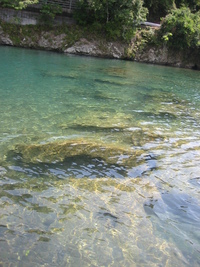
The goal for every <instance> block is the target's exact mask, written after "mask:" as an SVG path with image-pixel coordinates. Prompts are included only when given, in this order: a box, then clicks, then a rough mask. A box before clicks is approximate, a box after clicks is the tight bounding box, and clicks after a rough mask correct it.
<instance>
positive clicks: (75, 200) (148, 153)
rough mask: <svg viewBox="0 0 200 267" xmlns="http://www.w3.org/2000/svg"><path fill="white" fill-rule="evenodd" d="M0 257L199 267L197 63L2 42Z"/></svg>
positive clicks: (13, 262) (11, 261) (26, 262)
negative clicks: (178, 65)
mask: <svg viewBox="0 0 200 267" xmlns="http://www.w3.org/2000/svg"><path fill="white" fill-rule="evenodd" d="M0 266H19V267H21V266H26V267H28V266H30V267H32V266H34V267H35V266H45V267H46V266H50V267H52V266H114V267H116V266H131V267H132V266H133V267H134V266H139V267H140V266H148V267H151V266H173V267H174V266H178V267H179V266H200V73H199V72H195V71H191V70H183V69H175V68H169V67H160V66H153V65H145V64H139V63H134V62H127V61H117V60H107V59H94V58H86V57H76V56H66V55H63V54H56V53H51V52H41V51H31V50H23V49H16V48H8V47H0Z"/></svg>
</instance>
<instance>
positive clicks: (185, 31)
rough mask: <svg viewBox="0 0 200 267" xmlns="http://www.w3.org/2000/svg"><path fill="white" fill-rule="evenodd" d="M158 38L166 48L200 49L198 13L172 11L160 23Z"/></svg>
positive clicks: (188, 10) (182, 10)
mask: <svg viewBox="0 0 200 267" xmlns="http://www.w3.org/2000/svg"><path fill="white" fill-rule="evenodd" d="M159 37H160V38H161V39H162V41H164V42H165V43H166V44H167V45H168V46H170V47H173V48H178V49H187V48H199V47H200V11H198V12H196V13H192V12H191V11H190V9H189V8H186V7H182V8H180V9H174V10H172V11H171V13H170V14H168V15H167V16H166V17H165V18H164V19H163V21H162V26H161V29H160V31H159Z"/></svg>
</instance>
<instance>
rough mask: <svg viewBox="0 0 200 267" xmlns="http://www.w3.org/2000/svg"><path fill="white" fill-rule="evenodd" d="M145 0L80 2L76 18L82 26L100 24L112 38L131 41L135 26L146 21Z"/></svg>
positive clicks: (81, 0) (82, 0)
mask: <svg viewBox="0 0 200 267" xmlns="http://www.w3.org/2000/svg"><path fill="white" fill-rule="evenodd" d="M146 14H147V9H146V8H144V7H143V0H127V1H124V0H90V1H89V0H88V1H87V0H80V1H78V3H77V9H76V11H75V13H74V18H75V19H76V21H77V22H78V23H79V24H80V25H92V24H100V25H101V26H102V30H104V31H105V33H106V34H107V36H108V37H110V38H112V39H113V38H119V37H121V38H123V39H125V40H129V39H130V38H131V37H132V36H133V32H134V29H133V24H135V25H137V24H138V23H139V22H141V21H144V20H145V19H146Z"/></svg>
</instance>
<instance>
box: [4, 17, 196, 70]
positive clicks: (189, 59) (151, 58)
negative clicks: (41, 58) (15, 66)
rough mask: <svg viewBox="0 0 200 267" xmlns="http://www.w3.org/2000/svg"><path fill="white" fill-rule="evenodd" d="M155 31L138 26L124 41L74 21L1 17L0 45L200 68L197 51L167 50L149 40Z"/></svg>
mask: <svg viewBox="0 0 200 267" xmlns="http://www.w3.org/2000/svg"><path fill="white" fill-rule="evenodd" d="M155 31H156V29H152V28H141V29H140V31H138V33H137V34H136V36H135V37H134V38H133V39H132V41H131V42H130V43H126V42H123V41H112V40H107V39H106V38H105V36H104V35H103V34H101V33H98V32H95V31H94V30H93V31H91V30H88V29H86V28H80V27H78V26H77V25H65V26H63V25H62V26H61V25H60V26H56V27H47V26H41V25H17V24H9V23H6V22H2V21H0V45H9V46H16V47H23V48H32V49H41V50H49V51H56V52H62V53H67V54H76V55H88V56H94V57H102V58H115V59H126V60H133V61H137V62H144V63H151V64H159V65H168V66H174V67H181V68H189V69H198V70H199V69H200V57H199V54H197V52H195V51H192V50H188V51H181V50H179V51H175V50H170V49H169V48H167V47H166V46H165V45H162V46H161V45H160V46H159V45H155V44H153V43H152V42H150V41H149V40H150V39H151V37H152V35H154V33H155Z"/></svg>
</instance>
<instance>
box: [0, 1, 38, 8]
mask: <svg viewBox="0 0 200 267" xmlns="http://www.w3.org/2000/svg"><path fill="white" fill-rule="evenodd" d="M38 2H39V0H23V1H22V0H0V4H1V5H2V6H3V7H10V8H15V9H24V8H26V7H27V6H28V5H33V4H37V3H38Z"/></svg>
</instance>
